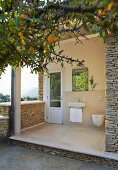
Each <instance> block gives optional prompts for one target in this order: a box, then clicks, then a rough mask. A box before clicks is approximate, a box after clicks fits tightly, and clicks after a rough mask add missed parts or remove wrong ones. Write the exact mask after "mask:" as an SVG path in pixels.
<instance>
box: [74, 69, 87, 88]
mask: <svg viewBox="0 0 118 170" xmlns="http://www.w3.org/2000/svg"><path fill="white" fill-rule="evenodd" d="M72 89H73V91H87V90H88V69H87V68H84V69H73V71H72Z"/></svg>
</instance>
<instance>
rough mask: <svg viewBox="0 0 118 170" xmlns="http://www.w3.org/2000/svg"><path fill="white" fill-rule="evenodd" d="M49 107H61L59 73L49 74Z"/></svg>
mask: <svg viewBox="0 0 118 170" xmlns="http://www.w3.org/2000/svg"><path fill="white" fill-rule="evenodd" d="M50 107H61V73H51V74H50Z"/></svg>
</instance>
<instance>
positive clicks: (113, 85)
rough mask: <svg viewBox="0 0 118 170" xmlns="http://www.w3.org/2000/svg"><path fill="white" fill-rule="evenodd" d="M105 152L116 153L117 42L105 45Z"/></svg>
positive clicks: (117, 131)
mask: <svg viewBox="0 0 118 170" xmlns="http://www.w3.org/2000/svg"><path fill="white" fill-rule="evenodd" d="M105 150H106V151H111V152H118V41H117V40H116V38H115V36H110V37H108V38H107V43H106V138H105Z"/></svg>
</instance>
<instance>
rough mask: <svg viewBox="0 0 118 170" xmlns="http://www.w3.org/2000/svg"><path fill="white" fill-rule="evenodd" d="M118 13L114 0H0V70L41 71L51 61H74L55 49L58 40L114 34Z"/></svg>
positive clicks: (117, 25) (117, 24) (117, 2)
mask: <svg viewBox="0 0 118 170" xmlns="http://www.w3.org/2000/svg"><path fill="white" fill-rule="evenodd" d="M117 12H118V1H117V0H81V1H80V0H63V1H62V0H47V1H41V0H24V1H23V0H0V72H1V73H2V72H4V70H5V68H6V67H7V66H8V65H11V66H12V67H14V68H15V67H18V66H19V64H20V65H21V67H23V66H30V68H31V70H32V71H35V72H40V71H45V70H47V65H48V64H49V63H50V62H55V63H57V62H59V63H60V64H61V65H62V66H63V63H64V61H66V62H68V63H72V62H75V60H74V59H73V58H71V57H70V56H65V55H64V52H63V51H60V52H59V53H57V52H56V51H55V46H56V45H59V42H60V40H61V39H62V38H63V37H65V35H66V36H68V37H69V36H71V35H72V34H73V36H74V37H75V38H76V40H77V42H79V41H80V40H79V38H78V37H79V36H85V35H86V33H89V34H90V33H98V34H99V35H100V37H102V38H104V36H105V35H106V34H109V33H117V30H118V21H117V19H118V15H117ZM70 33H71V34H70ZM76 62H77V63H78V64H80V65H81V64H83V61H79V59H78V60H76Z"/></svg>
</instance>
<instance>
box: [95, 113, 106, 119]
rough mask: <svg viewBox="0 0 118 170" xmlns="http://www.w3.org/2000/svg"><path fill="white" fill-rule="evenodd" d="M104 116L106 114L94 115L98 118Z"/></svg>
mask: <svg viewBox="0 0 118 170" xmlns="http://www.w3.org/2000/svg"><path fill="white" fill-rule="evenodd" d="M104 116H105V115H104V114H99V115H94V117H96V118H100V117H104Z"/></svg>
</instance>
